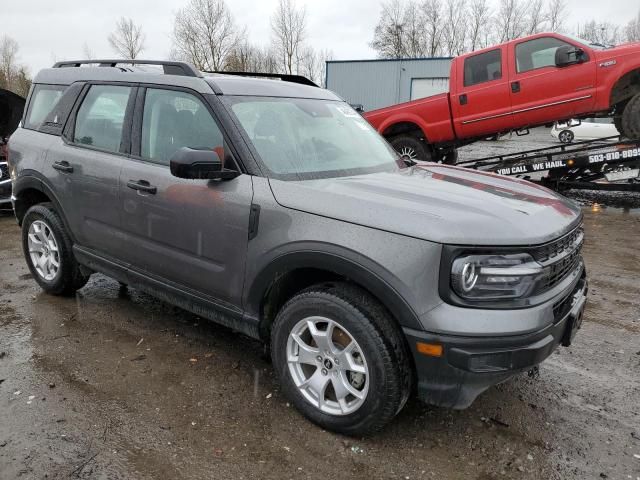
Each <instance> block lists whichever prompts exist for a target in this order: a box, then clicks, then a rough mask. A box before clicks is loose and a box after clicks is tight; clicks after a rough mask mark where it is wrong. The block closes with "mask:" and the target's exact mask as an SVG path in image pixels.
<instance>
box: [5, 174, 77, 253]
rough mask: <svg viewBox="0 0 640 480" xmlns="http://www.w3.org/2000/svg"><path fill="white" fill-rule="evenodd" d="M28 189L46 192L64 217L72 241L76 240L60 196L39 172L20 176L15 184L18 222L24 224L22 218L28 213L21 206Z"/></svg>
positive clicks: (14, 193)
mask: <svg viewBox="0 0 640 480" xmlns="http://www.w3.org/2000/svg"><path fill="white" fill-rule="evenodd" d="M27 190H36V191H38V192H40V193H42V194H44V195H45V196H46V197H47V198H48V199H49V201H50V202H51V203H52V204H53V207H54V208H55V209H56V212H57V213H58V215H59V216H60V218H61V219H62V223H63V224H64V226H65V228H66V229H67V233H68V235H69V237H71V239H72V241H74V242H75V238H74V235H73V232H72V231H71V229H70V228H69V223H68V222H67V216H66V215H65V212H64V209H63V208H62V204H61V203H60V200H58V196H57V195H56V194H55V192H54V190H53V189H52V188H51V187H50V186H49V185H48V183H47V182H46V180H44V179H43V178H42V177H41V175H40V174H39V173H38V172H32V173H29V174H27V175H23V176H21V177H19V178H18V179H17V180H16V181H15V183H14V185H13V196H14V197H15V199H16V200H15V205H14V209H15V214H16V218H17V220H18V224H19V225H22V220H23V218H24V215H25V214H26V213H27V209H26V208H24V209H23V208H20V205H21V202H23V201H24V200H23V198H22V197H23V194H24V192H26V191H27Z"/></svg>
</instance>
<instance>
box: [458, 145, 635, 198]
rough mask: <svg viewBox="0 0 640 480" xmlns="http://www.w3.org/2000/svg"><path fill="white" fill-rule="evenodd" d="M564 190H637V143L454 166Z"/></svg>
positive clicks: (564, 148) (569, 147)
mask: <svg viewBox="0 0 640 480" xmlns="http://www.w3.org/2000/svg"><path fill="white" fill-rule="evenodd" d="M456 165H457V166H462V167H467V168H472V169H475V170H480V171H485V172H493V173H499V174H501V175H508V176H516V177H518V178H522V179H524V180H530V181H532V182H535V183H539V184H541V185H544V186H547V187H549V188H553V189H554V190H565V189H569V188H582V189H591V190H621V191H640V140H622V139H621V138H620V137H618V136H615V137H607V138H603V139H598V140H590V141H585V142H577V143H573V144H570V145H558V146H553V147H545V148H538V149H535V150H527V151H523V152H515V153H510V154H505V155H497V156H492V157H484V158H479V159H474V160H467V161H463V162H458V163H456Z"/></svg>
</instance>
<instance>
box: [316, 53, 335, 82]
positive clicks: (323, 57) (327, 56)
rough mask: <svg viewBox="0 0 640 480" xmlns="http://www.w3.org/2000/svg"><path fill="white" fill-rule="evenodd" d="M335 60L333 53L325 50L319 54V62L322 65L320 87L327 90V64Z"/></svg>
mask: <svg viewBox="0 0 640 480" xmlns="http://www.w3.org/2000/svg"><path fill="white" fill-rule="evenodd" d="M329 60H333V51H331V50H327V49H323V50H320V51H319V52H318V61H319V63H320V83H319V84H318V85H320V86H321V87H322V88H327V62H328V61H329Z"/></svg>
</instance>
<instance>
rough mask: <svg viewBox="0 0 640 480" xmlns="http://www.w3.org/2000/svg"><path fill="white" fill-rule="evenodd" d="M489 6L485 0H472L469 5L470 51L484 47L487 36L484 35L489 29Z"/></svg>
mask: <svg viewBox="0 0 640 480" xmlns="http://www.w3.org/2000/svg"><path fill="white" fill-rule="evenodd" d="M490 21H491V8H490V7H489V3H488V1H487V0H472V2H471V5H469V25H468V27H469V49H470V50H471V51H474V50H478V49H480V48H484V47H486V46H488V45H487V43H486V40H487V37H486V35H484V34H485V33H486V32H488V31H490V30H491V27H490Z"/></svg>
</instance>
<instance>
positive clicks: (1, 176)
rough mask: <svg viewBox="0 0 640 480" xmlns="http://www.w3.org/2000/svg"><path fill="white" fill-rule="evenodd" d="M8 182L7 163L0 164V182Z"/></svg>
mask: <svg viewBox="0 0 640 480" xmlns="http://www.w3.org/2000/svg"><path fill="white" fill-rule="evenodd" d="M4 180H9V165H8V164H7V162H0V182H2V181H4Z"/></svg>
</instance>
